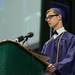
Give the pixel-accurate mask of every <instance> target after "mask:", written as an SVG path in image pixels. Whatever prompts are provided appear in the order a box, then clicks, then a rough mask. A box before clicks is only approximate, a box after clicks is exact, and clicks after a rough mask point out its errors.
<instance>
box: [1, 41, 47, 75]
mask: <svg viewBox="0 0 75 75" xmlns="http://www.w3.org/2000/svg"><path fill="white" fill-rule="evenodd" d="M46 65H48V62H46V61H44V59H41V55H39V54H37V53H34V52H32V51H29V50H28V49H26V48H24V47H23V46H21V45H20V44H19V43H16V42H14V41H11V40H6V41H2V42H0V75H42V73H43V71H44V69H45V67H46Z"/></svg>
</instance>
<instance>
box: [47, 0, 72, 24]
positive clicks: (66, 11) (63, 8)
mask: <svg viewBox="0 0 75 75" xmlns="http://www.w3.org/2000/svg"><path fill="white" fill-rule="evenodd" d="M48 7H49V8H58V9H56V10H57V11H58V12H59V13H60V14H61V15H62V16H63V23H64V24H65V25H69V24H70V19H71V18H70V17H71V13H70V6H69V5H67V4H62V3H60V2H56V1H52V2H50V3H49V4H48Z"/></svg>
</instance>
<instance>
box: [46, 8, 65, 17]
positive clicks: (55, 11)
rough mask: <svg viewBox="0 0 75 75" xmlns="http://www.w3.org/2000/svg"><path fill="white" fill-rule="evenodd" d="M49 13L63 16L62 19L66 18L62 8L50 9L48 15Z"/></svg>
mask: <svg viewBox="0 0 75 75" xmlns="http://www.w3.org/2000/svg"><path fill="white" fill-rule="evenodd" d="M48 12H53V13H55V14H56V15H62V17H64V11H63V10H62V9H60V8H50V9H48V10H47V12H46V13H48Z"/></svg>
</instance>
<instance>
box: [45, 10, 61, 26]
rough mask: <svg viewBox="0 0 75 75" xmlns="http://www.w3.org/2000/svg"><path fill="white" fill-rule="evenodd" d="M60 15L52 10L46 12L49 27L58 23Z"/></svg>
mask: <svg viewBox="0 0 75 75" xmlns="http://www.w3.org/2000/svg"><path fill="white" fill-rule="evenodd" d="M59 20H60V17H59V15H57V14H55V13H54V12H51V11H50V12H48V13H47V15H46V21H47V22H48V24H49V26H50V27H54V26H56V25H57V24H58V23H59Z"/></svg>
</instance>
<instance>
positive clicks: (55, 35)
mask: <svg viewBox="0 0 75 75" xmlns="http://www.w3.org/2000/svg"><path fill="white" fill-rule="evenodd" d="M56 31H57V33H58V35H57V34H54V35H53V36H52V37H53V38H54V39H56V38H57V37H58V36H59V35H60V34H61V33H63V32H66V30H65V28H64V27H62V28H60V29H58V30H56Z"/></svg>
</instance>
